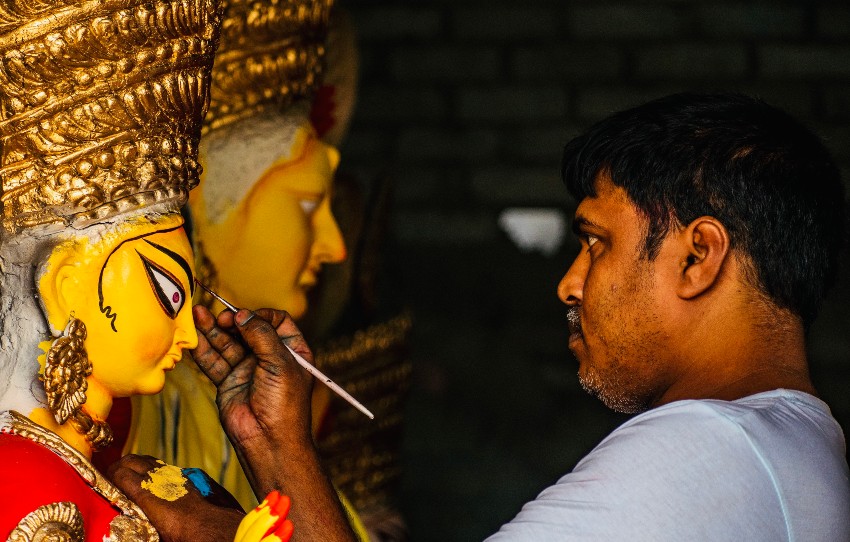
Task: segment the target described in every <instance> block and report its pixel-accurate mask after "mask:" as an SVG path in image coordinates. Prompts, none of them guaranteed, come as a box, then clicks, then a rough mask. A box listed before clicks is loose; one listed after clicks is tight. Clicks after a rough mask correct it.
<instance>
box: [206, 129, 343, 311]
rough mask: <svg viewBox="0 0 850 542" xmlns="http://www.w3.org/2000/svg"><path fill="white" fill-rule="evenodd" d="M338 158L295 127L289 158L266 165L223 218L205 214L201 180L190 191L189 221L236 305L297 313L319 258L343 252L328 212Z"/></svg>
mask: <svg viewBox="0 0 850 542" xmlns="http://www.w3.org/2000/svg"><path fill="white" fill-rule="evenodd" d="M234 158H235V159H236V158H238V157H234ZM338 162H339V153H338V152H337V151H336V149H334V148H333V147H330V146H328V145H326V144H324V143H322V142H321V141H320V140H319V139H318V138H317V137H316V135H315V133H314V132H313V130H312V129H311V128H308V127H307V126H305V127H302V128H300V129H299V130H298V132H297V135H296V142H295V144H294V145H293V149H292V153H291V158H288V159H283V160H278V161H277V162H275V163H274V164H272V166H271V167H270V168H269V169H268V170H267V171H266V172H265V173H264V174H263V175H262V176H261V177H260V178H259V179H258V180H257V182H256V184H255V185H254V186H253V188H252V189H251V190H250V191H249V192H248V194H247V195H246V197H245V198H244V199H243V200H242V201H241V202H239V203H238V204H237V206H236V208H235V209H233V210H231V212H230V213H229V215H228V216H227V218H225V219H224V220H221V217H207V216H205V212H206V206H205V205H204V204H203V203H202V202H203V197H204V182H203V180H202V181H201V185H200V187H199V188H198V189H196V190H195V191H194V192H193V194H192V199H191V202H192V206H191V208H192V213H193V220H194V222H195V224H196V231H197V235H198V239H199V240H200V241H201V243H203V247H204V251H205V252H206V255H207V256H208V257H209V259H210V260H211V261H212V263H213V265H214V266H215V269H216V271H217V273H218V280H219V289H220V290H221V293H222V295H224V296H225V297H226V298H228V299H229V300H230V301H232V302H233V303H235V304H237V305H239V306H243V307H252V308H258V307H274V308H280V309H285V310H287V311H288V312H289V313H290V314H291V315H292V316H293V317H294V318H296V319H297V318H300V317H301V316H303V314H304V312H305V311H306V309H307V292H308V290H310V289H311V288H312V287H313V286H314V285H315V284H316V281H317V276H318V273H319V271H320V269H321V266H322V264H325V263H333V262H340V261H342V260H344V259H345V244H344V242H343V239H342V235H341V234H340V231H339V226H338V225H337V223H336V220H335V219H334V216H333V213H332V212H331V188H332V183H333V175H334V171H335V170H336V166H337V164H338Z"/></svg>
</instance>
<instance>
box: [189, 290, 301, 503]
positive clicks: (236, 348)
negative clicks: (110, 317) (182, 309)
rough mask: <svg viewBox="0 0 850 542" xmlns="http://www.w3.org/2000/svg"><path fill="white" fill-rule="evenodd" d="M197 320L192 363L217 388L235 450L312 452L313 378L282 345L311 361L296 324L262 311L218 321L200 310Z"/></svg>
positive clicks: (279, 313)
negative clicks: (258, 448) (309, 449)
mask: <svg viewBox="0 0 850 542" xmlns="http://www.w3.org/2000/svg"><path fill="white" fill-rule="evenodd" d="M252 314H254V315H255V316H253V317H252V316H251V315H252ZM194 316H195V324H196V326H197V328H198V331H199V332H200V334H199V336H198V347H197V348H196V349H195V350H194V351H193V358H194V359H195V362H196V363H197V364H198V367H199V368H200V369H201V371H203V372H204V374H206V375H207V377H208V378H209V379H210V380H211V381H212V382H213V384H215V385H216V387H217V388H218V396H217V403H218V408H219V413H220V416H221V422H222V425H223V426H224V429H225V431H226V432H227V434H228V436H229V437H230V439H231V440H232V441H233V444H234V446H236V447H237V448H243V449H251V448H252V447H256V446H267V445H271V446H273V447H275V448H277V447H281V446H282V447H287V448H292V447H293V446H295V447H304V446H312V436H311V434H310V392H311V390H312V385H313V378H312V376H311V375H310V374H309V373H307V372H306V371H304V369H303V368H301V367H300V366H299V365H298V364H297V363H296V362H295V360H294V359H293V358H292V355H291V354H290V353H289V352H288V351H287V349H286V348H285V347H284V346H283V344H282V343H281V341H283V342H284V343H286V345H287V346H289V347H290V348H292V349H293V350H294V351H296V352H298V353H299V354H300V355H301V356H303V357H304V358H305V359H307V360H312V357H313V356H312V353H311V352H310V349H309V347H308V346H307V343H306V342H305V341H304V338H303V337H302V335H301V332H300V331H299V330H298V328H297V327H296V326H295V323H294V322H293V321H292V318H290V316H289V315H288V314H287V313H286V312H283V311H276V310H272V309H260V310H257V311H256V312H255V313H251V312H249V311H245V310H242V311H239V313H237V314H233V313H232V312H231V311H224V312H222V313H221V314H220V315H219V316H218V318H217V319H216V318H213V316H212V314H210V312H209V311H208V310H207V309H206V308H204V307H200V306H196V307H195V308H194ZM281 439H283V440H284V442H279V441H280V440H281ZM256 489H257V488H255V490H256ZM268 490H269V489H268V488H266V489H264V490H263V491H262V494H265V492H266V491H268Z"/></svg>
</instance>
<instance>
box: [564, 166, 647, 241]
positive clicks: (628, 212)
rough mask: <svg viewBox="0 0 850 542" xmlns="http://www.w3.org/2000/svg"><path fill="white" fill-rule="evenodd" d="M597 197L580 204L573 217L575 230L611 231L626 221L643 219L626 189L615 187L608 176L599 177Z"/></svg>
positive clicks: (596, 185) (586, 198) (596, 186)
mask: <svg viewBox="0 0 850 542" xmlns="http://www.w3.org/2000/svg"><path fill="white" fill-rule="evenodd" d="M595 188H596V195H594V196H587V197H585V198H584V199H582V200H581V202H579V205H578V207H577V208H576V212H575V216H574V217H573V230H577V229H579V228H580V227H582V226H589V227H595V228H600V229H611V228H613V227H615V226H617V225H618V224H620V223H621V222H622V221H624V220H630V219H631V220H634V219H641V218H642V215H641V213H640V210H639V209H638V207H637V205H635V203H634V202H633V201H632V200H631V198H629V195H628V194H627V193H626V191H625V189H624V188H622V187H620V186H617V185H615V184H614V183H613V182H611V180H610V179H609V178H608V177H607V176H599V177H597V180H596V184H595Z"/></svg>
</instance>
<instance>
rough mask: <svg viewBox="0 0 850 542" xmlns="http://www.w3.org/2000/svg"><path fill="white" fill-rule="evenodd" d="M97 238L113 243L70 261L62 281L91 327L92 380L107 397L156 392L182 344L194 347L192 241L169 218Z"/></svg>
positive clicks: (70, 305) (70, 304)
mask: <svg viewBox="0 0 850 542" xmlns="http://www.w3.org/2000/svg"><path fill="white" fill-rule="evenodd" d="M152 229H153V231H151V230H152ZM98 242H100V243H107V244H108V245H114V246H107V247H99V250H98V251H97V252H98V253H99V254H100V255H99V257H96V258H91V259H87V258H81V261H79V262H76V263H75V264H72V265H70V266H67V268H68V271H66V272H64V281H63V282H65V285H64V287H62V286H60V288H59V295H61V296H63V298H64V302H65V303H66V305H65V306H66V307H67V309H68V310H69V311H71V312H72V313H73V315H74V316H75V317H76V318H79V319H80V320H82V321H83V323H85V325H86V328H87V331H88V336H87V338H86V341H85V347H86V351H87V353H88V356H89V360H90V361H91V363H92V366H93V372H92V375H91V376H90V377H89V379H88V380H89V386H90V387H100V388H102V391H105V392H106V393H107V394H108V395H110V396H112V397H127V396H131V395H137V394H152V393H157V392H159V391H160V390H161V389H162V387H163V385H164V383H165V372H166V371H169V370H171V369H173V368H174V366H175V364H177V363H178V361H180V359H181V357H182V354H183V350H184V349H187V348H190V349H191V348H194V347H195V346H197V340H198V339H197V333H196V331H195V326H194V322H193V319H192V303H191V300H192V293H193V290H194V269H193V257H192V249H191V246H190V245H189V240H188V238H187V237H186V233H185V231H184V230H183V228H182V226H181V224H180V222H179V221H178V222H177V223H176V224H175V223H174V221H173V219H172V221H171V223H168V222H166V223H165V224H159V225H155V226H154V227H153V228H152V227H151V224H150V223H145V224H144V225H142V226H140V227H139V228H130V229H129V230H127V231H123V232H122V234H121V235H120V237H119V238H118V239H115V237H108V238H105V239H103V240H100V241H98ZM101 249H102V250H101ZM66 259H67V256H66ZM66 261H67V260H66ZM61 317H63V316H62V315H60V318H61ZM64 318H65V319H67V318H68V315H64Z"/></svg>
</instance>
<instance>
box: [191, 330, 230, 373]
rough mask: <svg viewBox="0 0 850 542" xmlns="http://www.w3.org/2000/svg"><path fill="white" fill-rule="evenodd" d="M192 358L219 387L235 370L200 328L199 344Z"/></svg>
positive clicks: (193, 351)
mask: <svg viewBox="0 0 850 542" xmlns="http://www.w3.org/2000/svg"><path fill="white" fill-rule="evenodd" d="M192 359H193V360H195V365H197V366H198V368H199V369H200V370H201V372H202V373H204V374H205V375H206V376H207V378H209V379H210V381H211V382H212V383H213V384H214V385H215V387H219V385H221V383H222V382H223V381H224V379H225V378H227V375H229V374H230V372H231V371H232V370H233V368H232V367H231V366H230V364H229V363H227V362H226V361H225V360H224V358H223V357H221V355H219V353H218V352H217V351H216V350H215V348H213V347H212V345H210V343H209V341H207V338H206V337H204V335H203V333H201V332H200V330H198V346H197V347H195V349H194V350H192Z"/></svg>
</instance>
